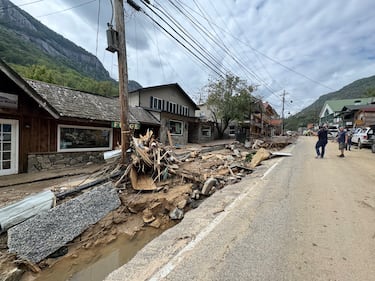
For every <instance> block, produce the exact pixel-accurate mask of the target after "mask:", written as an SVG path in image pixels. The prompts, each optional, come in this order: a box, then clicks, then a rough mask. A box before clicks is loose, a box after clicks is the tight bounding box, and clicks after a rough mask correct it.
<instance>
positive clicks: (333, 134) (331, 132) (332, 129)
mask: <svg viewBox="0 0 375 281" xmlns="http://www.w3.org/2000/svg"><path fill="white" fill-rule="evenodd" d="M338 133H339V129H338V128H337V127H336V126H329V127H328V138H329V139H335V138H337V134H338Z"/></svg>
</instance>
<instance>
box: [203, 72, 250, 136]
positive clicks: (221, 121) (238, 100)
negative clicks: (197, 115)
mask: <svg viewBox="0 0 375 281" xmlns="http://www.w3.org/2000/svg"><path fill="white" fill-rule="evenodd" d="M205 89H206V92H207V94H208V98H207V102H206V103H207V108H208V109H209V110H210V112H211V115H212V117H213V121H214V122H215V126H216V129H217V131H218V135H219V138H222V137H223V135H224V131H225V130H226V129H227V128H228V126H229V124H230V122H231V121H233V120H243V119H244V118H246V115H247V114H249V110H251V101H252V98H253V97H252V96H251V93H252V92H253V91H254V87H253V86H249V85H248V84H247V82H246V81H245V80H241V79H240V78H239V77H237V76H234V75H232V74H227V75H226V76H225V77H220V78H219V79H217V80H211V81H209V83H208V84H207V85H206V87H205Z"/></svg>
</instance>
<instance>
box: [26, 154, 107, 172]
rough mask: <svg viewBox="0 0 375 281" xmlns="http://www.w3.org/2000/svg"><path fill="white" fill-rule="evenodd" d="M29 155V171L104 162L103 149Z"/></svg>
mask: <svg viewBox="0 0 375 281" xmlns="http://www.w3.org/2000/svg"><path fill="white" fill-rule="evenodd" d="M27 157H28V162H27V171H28V172H29V173H30V172H41V171H50V170H58V169H64V168H67V167H75V166H82V165H86V164H88V163H104V157H103V152H102V151H87V152H52V153H51V152H50V153H35V154H29V155H28V156H27Z"/></svg>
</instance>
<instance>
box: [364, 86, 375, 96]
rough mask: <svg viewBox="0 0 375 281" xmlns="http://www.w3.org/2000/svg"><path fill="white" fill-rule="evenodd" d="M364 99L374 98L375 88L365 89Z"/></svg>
mask: <svg viewBox="0 0 375 281" xmlns="http://www.w3.org/2000/svg"><path fill="white" fill-rule="evenodd" d="M365 95H366V97H369V98H370V97H375V88H367V89H366V93H365Z"/></svg>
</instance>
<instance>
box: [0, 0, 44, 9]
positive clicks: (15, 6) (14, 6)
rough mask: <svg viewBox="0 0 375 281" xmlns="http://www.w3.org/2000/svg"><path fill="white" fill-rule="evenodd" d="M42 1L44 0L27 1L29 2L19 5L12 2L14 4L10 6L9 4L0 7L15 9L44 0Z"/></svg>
mask: <svg viewBox="0 0 375 281" xmlns="http://www.w3.org/2000/svg"><path fill="white" fill-rule="evenodd" d="M42 1H44V0H37V1H32V2H27V3H24V4H18V5H15V4H13V3H11V4H12V5H13V6H12V5H10V6H7V7H0V11H5V10H9V9H14V8H17V7H23V6H27V5H31V4H35V3H38V2H42Z"/></svg>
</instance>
